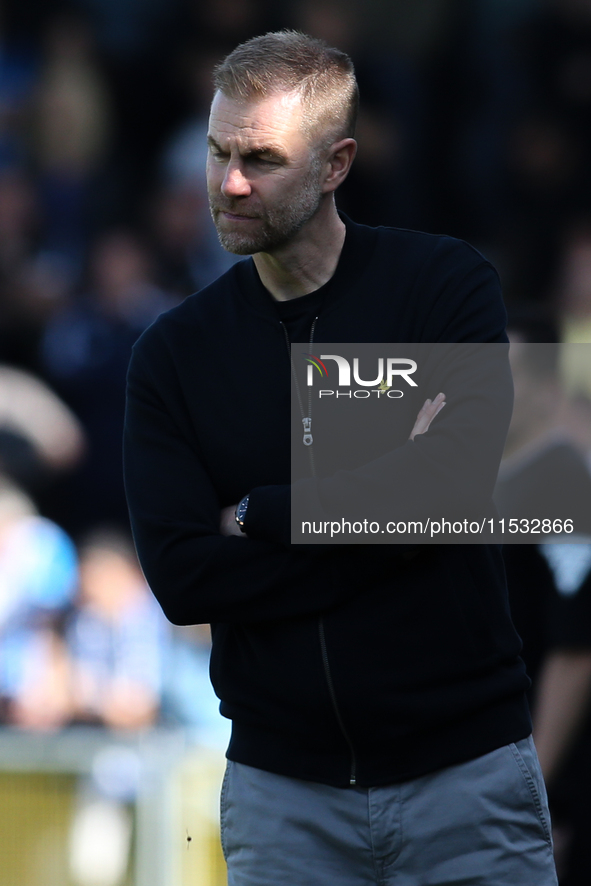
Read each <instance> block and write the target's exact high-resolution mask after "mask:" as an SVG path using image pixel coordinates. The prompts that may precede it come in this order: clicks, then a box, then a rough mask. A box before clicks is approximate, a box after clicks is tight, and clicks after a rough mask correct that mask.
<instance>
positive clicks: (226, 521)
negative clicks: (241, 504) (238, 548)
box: [220, 503, 247, 538]
mask: <svg viewBox="0 0 591 886" xmlns="http://www.w3.org/2000/svg"><path fill="white" fill-rule="evenodd" d="M237 507H238V503H236V504H235V505H230V506H229V507H227V508H222V512H221V515H220V533H221V534H222V535H237V536H238V538H247V535H246V533H245V532H242V530H241V529H240V526H239V525H238V523H237V522H236V508H237Z"/></svg>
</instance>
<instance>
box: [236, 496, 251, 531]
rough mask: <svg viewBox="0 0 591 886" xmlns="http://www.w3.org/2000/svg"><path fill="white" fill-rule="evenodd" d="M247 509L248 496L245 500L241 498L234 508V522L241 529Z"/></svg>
mask: <svg viewBox="0 0 591 886" xmlns="http://www.w3.org/2000/svg"><path fill="white" fill-rule="evenodd" d="M247 508H248V496H246V498H243V499H242V501H241V502H240V503H239V504H238V507H237V508H236V522H237V523H238V525H239V526H240V528H241V529H242V528H243V525H244V518H245V516H246V509H247Z"/></svg>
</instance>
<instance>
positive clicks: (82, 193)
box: [30, 15, 113, 271]
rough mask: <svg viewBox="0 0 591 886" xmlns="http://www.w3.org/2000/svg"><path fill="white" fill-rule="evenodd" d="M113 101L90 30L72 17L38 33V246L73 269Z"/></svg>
mask: <svg viewBox="0 0 591 886" xmlns="http://www.w3.org/2000/svg"><path fill="white" fill-rule="evenodd" d="M111 104H112V103H111V98H110V95H109V90H108V84H107V82H106V78H105V76H104V74H103V72H102V71H101V68H100V65H99V63H98V59H97V51H96V46H95V41H94V38H93V34H92V32H91V30H90V29H89V27H88V25H87V24H86V23H85V22H84V21H83V20H81V19H79V18H76V17H74V16H71V15H70V16H56V17H55V18H54V19H53V20H52V21H51V22H50V24H49V26H48V28H47V30H46V32H45V35H44V59H43V65H42V68H41V72H40V80H39V84H38V86H37V89H36V94H35V102H34V104H33V107H32V115H31V117H32V119H31V133H30V135H31V153H32V159H33V162H34V165H35V172H36V177H37V183H38V190H39V195H40V202H41V211H42V217H43V232H42V233H43V236H42V245H43V248H44V249H45V250H48V251H50V252H52V253H58V254H59V255H60V256H62V258H63V259H64V260H65V261H68V262H69V263H71V264H72V265H73V267H74V269H75V270H77V271H79V270H80V265H81V261H82V257H83V255H84V250H85V247H86V243H87V240H88V237H89V236H90V234H91V233H92V232H93V224H94V221H95V219H96V216H97V214H98V209H99V208H100V203H101V197H100V194H99V187H98V186H99V181H100V173H101V172H102V171H103V166H104V163H105V161H106V157H107V152H108V149H109V146H110V142H111V139H112V136H113V132H112V122H113V121H112V107H111Z"/></svg>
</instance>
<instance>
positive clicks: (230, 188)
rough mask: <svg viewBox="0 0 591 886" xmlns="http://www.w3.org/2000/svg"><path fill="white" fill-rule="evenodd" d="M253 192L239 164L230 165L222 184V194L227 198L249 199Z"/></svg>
mask: <svg viewBox="0 0 591 886" xmlns="http://www.w3.org/2000/svg"><path fill="white" fill-rule="evenodd" d="M250 192H251V187H250V182H249V181H248V179H247V178H246V176H245V175H244V170H243V169H242V167H241V165H240V164H239V163H235V162H232V163H228V166H227V169H226V174H225V175H224V180H223V182H222V194H224V196H225V197H248V196H249V194H250Z"/></svg>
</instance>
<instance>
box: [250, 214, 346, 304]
mask: <svg viewBox="0 0 591 886" xmlns="http://www.w3.org/2000/svg"><path fill="white" fill-rule="evenodd" d="M344 242H345V225H344V224H343V222H342V221H341V219H340V218H339V216H338V213H337V211H336V208H335V206H334V203H333V204H332V205H331V206H330V207H328V208H327V211H324V212H323V211H322V208H321V209H320V211H319V212H317V213H316V215H315V216H314V217H313V218H312V219H310V221H309V222H308V223H307V224H306V225H305V226H304V227H303V228H302V230H301V231H300V232H299V233H298V234H297V235H296V237H295V238H294V239H293V240H292V241H290V243H289V244H287V245H286V246H285V247H282V248H281V249H278V250H275V251H274V252H273V253H269V252H257V253H256V254H255V255H254V256H253V259H254V263H255V266H256V269H257V271H258V274H259V277H260V278H261V282H262V284H263V286H264V287H265V288H266V289H268V290H269V292H270V293H271V295H272V296H273V298H274V299H276V300H277V301H289V300H290V299H292V298H299V297H300V296H301V295H307V294H308V293H309V292H314V291H315V290H316V289H320V287H321V286H324V284H325V283H327V282H328V281H329V280H330V278H331V277H332V276H333V274H334V272H335V271H336V268H337V265H338V262H339V258H340V255H341V252H342V249H343V244H344Z"/></svg>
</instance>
